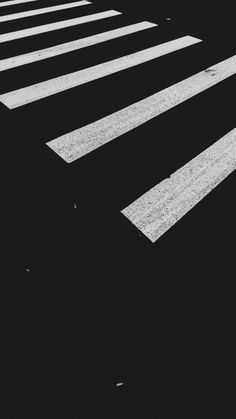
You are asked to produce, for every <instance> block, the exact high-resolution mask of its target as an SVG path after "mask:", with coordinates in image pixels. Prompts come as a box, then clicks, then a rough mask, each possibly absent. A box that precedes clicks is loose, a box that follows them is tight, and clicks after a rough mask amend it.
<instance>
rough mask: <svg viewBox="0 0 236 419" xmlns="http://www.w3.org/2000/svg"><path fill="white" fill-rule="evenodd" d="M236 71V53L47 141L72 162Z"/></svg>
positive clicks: (65, 158)
mask: <svg viewBox="0 0 236 419" xmlns="http://www.w3.org/2000/svg"><path fill="white" fill-rule="evenodd" d="M235 73H236V55H234V56H233V57H230V58H228V59H226V60H224V61H222V62H220V63H218V64H216V65H214V66H212V67H210V68H208V69H206V70H204V71H201V72H199V73H197V74H194V75H193V76H191V77H188V78H187V79H185V80H182V81H180V82H178V83H176V84H174V85H172V86H170V87H167V88H166V89H164V90H161V91H160V92H158V93H155V94H154V95H152V96H149V97H147V98H145V99H143V100H141V101H139V102H136V103H134V104H132V105H130V106H127V107H126V108H123V109H121V110H119V111H117V112H114V113H112V114H110V115H108V116H105V117H104V118H102V119H99V120H97V121H95V122H92V123H91V124H88V125H86V126H84V127H81V128H79V129H76V130H74V131H72V132H69V133H67V134H65V135H62V136H60V137H58V138H55V139H54V140H52V141H49V142H48V143H47V145H48V146H49V147H50V148H51V149H52V150H53V151H55V153H57V154H58V155H59V156H60V157H61V158H62V159H64V160H65V161H66V162H67V163H71V162H73V161H75V160H77V159H79V158H80V157H82V156H84V155H86V154H87V153H90V152H92V151H93V150H96V149H97V148H98V147H101V146H102V145H104V144H106V143H108V142H110V141H112V140H114V139H115V138H117V137H119V136H121V135H123V134H125V133H127V132H129V131H131V130H133V129H134V128H137V127H138V126H140V125H142V124H144V123H145V122H147V121H149V120H150V119H152V118H155V117H157V116H158V115H160V114H162V113H164V112H166V111H167V110H169V109H171V108H173V107H175V106H177V105H179V104H180V103H182V102H184V101H186V100H188V99H190V98H192V97H193V96H195V95H197V94H199V93H201V92H203V91H204V90H206V89H209V88H210V87H212V86H214V85H216V84H217V83H220V82H221V81H223V80H225V79H227V78H228V77H230V76H232V75H234V74H235ZM0 100H1V98H0Z"/></svg>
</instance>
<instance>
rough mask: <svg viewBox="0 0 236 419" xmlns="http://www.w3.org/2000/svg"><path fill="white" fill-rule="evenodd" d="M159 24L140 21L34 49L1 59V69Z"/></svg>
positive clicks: (43, 58)
mask: <svg viewBox="0 0 236 419" xmlns="http://www.w3.org/2000/svg"><path fill="white" fill-rule="evenodd" d="M155 26H157V24H156V23H151V22H140V23H135V24H134V25H129V26H124V27H121V28H118V29H114V30H111V31H107V32H102V33H98V34H96V35H92V36H88V37H86V38H81V39H77V40H75V41H71V42H67V43H64V44H60V45H55V46H53V47H49V48H45V49H41V50H38V51H33V52H30V53H27V54H22V55H17V56H15V57H10V58H6V59H5V60H0V71H4V70H9V69H10V68H14V67H19V66H22V65H25V64H29V63H33V62H36V61H40V60H45V59H47V58H50V57H55V56H57V55H61V54H66V53H68V52H71V51H75V50H78V49H81V48H86V47H89V46H91V45H95V44H99V43H101V42H105V41H109V40H111V39H115V38H119V37H122V36H125V35H129V34H132V33H135V32H139V31H142V30H145V29H149V28H153V27H155Z"/></svg>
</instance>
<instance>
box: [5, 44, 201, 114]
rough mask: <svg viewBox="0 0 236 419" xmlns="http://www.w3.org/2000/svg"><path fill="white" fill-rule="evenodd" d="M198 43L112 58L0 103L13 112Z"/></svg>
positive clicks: (10, 94) (13, 93)
mask: <svg viewBox="0 0 236 419" xmlns="http://www.w3.org/2000/svg"><path fill="white" fill-rule="evenodd" d="M197 42H200V39H197V38H193V37H191V36H184V37H182V38H179V39H175V40H174V41H169V42H166V43H164V44H161V45H155V46H154V47H151V48H147V49H144V50H142V51H138V52H135V53H133V54H129V55H126V56H124V57H119V58H116V59H115V60H111V61H107V62H105V63H102V64H98V65H95V66H92V67H89V68H85V69H83V70H79V71H75V72H73V73H70V74H65V75H63V76H60V77H56V78H54V79H50V80H47V81H44V82H41V83H37V84H34V85H31V86H27V87H23V88H21V89H18V90H13V91H11V92H8V93H5V94H3V95H0V101H1V102H2V103H4V105H6V106H7V107H8V108H9V109H13V108H17V107H19V106H23V105H26V104H28V103H32V102H35V101H36V100H39V99H43V98H45V97H48V96H51V95H54V94H56V93H59V92H63V91H65V90H68V89H72V88H73V87H77V86H80V85H82V84H85V83H89V82H91V81H93V80H97V79H100V78H102V77H105V76H109V75H110V74H114V73H117V72H118V71H122V70H126V69H127V68H130V67H134V66H136V65H139V64H142V63H145V62H147V61H150V60H154V59H155V58H157V57H160V56H162V55H165V54H168V53H171V52H173V51H177V50H179V49H182V48H185V47H188V46H190V45H193V44H196V43H197Z"/></svg>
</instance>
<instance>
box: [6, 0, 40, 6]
mask: <svg viewBox="0 0 236 419" xmlns="http://www.w3.org/2000/svg"><path fill="white" fill-rule="evenodd" d="M33 1H38V0H10V1H3V2H2V3H0V7H3V6H14V5H15V4H21V3H33Z"/></svg>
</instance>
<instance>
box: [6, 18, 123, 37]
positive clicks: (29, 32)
mask: <svg viewBox="0 0 236 419" xmlns="http://www.w3.org/2000/svg"><path fill="white" fill-rule="evenodd" d="M120 14H122V13H121V12H118V11H116V10H107V11H106V12H99V13H93V14H92V15H86V16H80V17H76V18H74V19H67V20H62V21H60V22H54V23H48V24H46V25H40V26H34V27H33V28H27V29H22V30H20V31H14V32H8V33H4V34H2V35H0V43H3V42H8V41H14V40H15V39H21V38H27V37H29V36H33V35H39V34H41V33H46V32H51V31H55V30H59V29H64V28H69V27H72V26H76V25H81V24H83V23H88V22H93V21H96V20H100V19H105V18H108V17H113V16H117V15H120Z"/></svg>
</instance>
